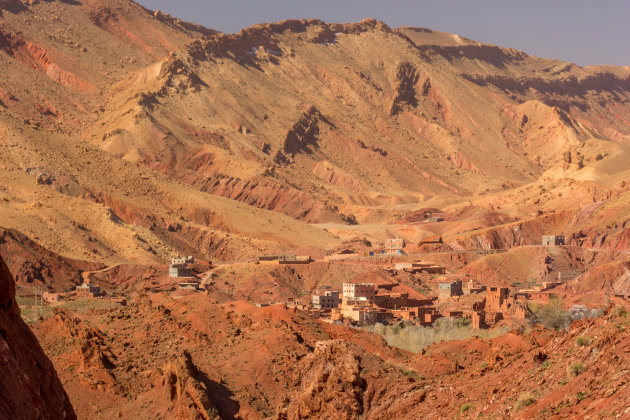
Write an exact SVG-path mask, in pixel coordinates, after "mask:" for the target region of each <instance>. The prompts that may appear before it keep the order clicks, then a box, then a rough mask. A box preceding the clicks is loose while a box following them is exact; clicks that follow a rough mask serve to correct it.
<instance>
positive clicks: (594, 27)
mask: <svg viewBox="0 0 630 420" xmlns="http://www.w3.org/2000/svg"><path fill="white" fill-rule="evenodd" d="M139 2H140V3H141V4H142V5H143V6H145V7H147V8H149V9H152V10H156V9H159V10H162V11H163V12H167V13H170V14H171V15H173V16H175V17H179V18H181V19H184V20H188V21H191V22H195V23H199V24H202V25H204V26H206V27H209V28H212V29H216V30H218V31H221V32H238V31H239V30H240V29H241V28H243V27H246V26H250V25H253V24H256V23H262V22H275V21H278V20H283V19H301V18H310V17H315V18H319V19H322V20H325V21H327V22H351V21H359V20H361V19H363V18H366V17H374V18H376V19H379V20H382V21H384V22H385V23H387V24H388V25H389V26H391V27H398V26H403V25H405V26H421V27H426V28H431V29H437V30H440V31H445V32H451V33H456V34H459V35H462V36H465V37H467V38H471V39H474V40H476V41H481V42H487V43H491V44H497V45H501V46H504V47H512V48H517V49H519V50H523V51H525V52H527V53H529V54H532V55H537V56H540V57H548V58H559V59H562V60H566V61H571V62H574V63H576V64H579V65H582V66H585V65H589V64H615V65H630V1H629V0H432V1H424V0H416V1H413V0H389V1H387V0H312V1H306V0H222V1H215V0H176V1H173V0H139Z"/></svg>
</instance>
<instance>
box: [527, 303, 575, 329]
mask: <svg viewBox="0 0 630 420" xmlns="http://www.w3.org/2000/svg"><path fill="white" fill-rule="evenodd" d="M534 315H535V320H536V321H537V322H540V323H541V324H543V325H544V326H545V327H547V328H553V329H554V330H556V331H557V330H560V329H568V328H569V325H570V323H571V318H570V316H569V313H568V312H567V311H565V310H564V303H563V302H562V300H561V299H558V298H555V299H551V300H549V303H548V304H546V305H545V306H541V307H538V308H536V309H535V312H534Z"/></svg>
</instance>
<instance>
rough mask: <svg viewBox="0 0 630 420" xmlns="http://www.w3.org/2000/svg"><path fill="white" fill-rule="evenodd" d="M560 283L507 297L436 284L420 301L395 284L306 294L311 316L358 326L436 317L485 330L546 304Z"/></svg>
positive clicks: (504, 291)
mask: <svg viewBox="0 0 630 420" xmlns="http://www.w3.org/2000/svg"><path fill="white" fill-rule="evenodd" d="M560 284H562V283H560V282H545V283H543V285H542V286H541V287H539V288H535V289H524V290H519V291H517V292H514V293H511V292H510V289H509V288H507V287H494V286H485V285H479V284H477V283H476V282H475V281H474V280H472V279H471V280H469V281H468V282H466V283H465V284H464V282H462V281H461V280H458V281H452V282H443V283H439V284H438V296H437V297H424V296H421V295H419V294H418V295H416V296H410V294H409V293H408V292H406V291H400V287H399V286H400V285H398V284H382V285H375V284H373V283H343V288H342V291H341V292H339V291H336V290H331V289H330V287H329V286H326V287H323V288H321V289H319V290H317V291H316V292H315V293H314V294H313V295H312V300H311V307H310V312H311V313H312V314H313V316H314V317H316V318H323V319H328V320H330V321H346V322H349V323H352V324H358V325H361V324H370V323H376V322H379V323H385V324H388V323H392V322H397V321H401V320H403V321H410V322H413V323H415V324H417V325H422V326H430V325H432V324H433V323H434V322H435V321H436V320H437V319H439V318H442V317H447V318H468V319H470V321H471V324H472V327H473V328H477V329H485V328H492V327H494V326H496V324H497V323H499V322H500V321H502V320H504V319H506V318H510V319H525V317H526V311H527V310H526V303H527V302H528V301H530V300H543V301H544V300H547V301H548V300H549V298H550V297H552V296H553V295H554V293H553V292H552V291H551V290H552V289H554V288H557V287H558V286H559V285H560ZM395 289H396V290H395ZM481 292H485V293H486V296H485V298H484V299H483V300H481V301H477V302H475V303H473V305H472V308H470V309H467V310H442V311H439V310H438V309H437V308H436V306H435V305H436V303H437V302H445V301H448V300H452V299H451V298H454V297H458V296H462V295H470V294H476V293H481Z"/></svg>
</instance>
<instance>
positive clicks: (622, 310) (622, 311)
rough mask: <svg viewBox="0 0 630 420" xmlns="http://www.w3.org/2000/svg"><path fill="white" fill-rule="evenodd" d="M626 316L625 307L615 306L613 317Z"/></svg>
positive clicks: (626, 309)
mask: <svg viewBox="0 0 630 420" xmlns="http://www.w3.org/2000/svg"><path fill="white" fill-rule="evenodd" d="M627 314H628V308H626V306H625V305H617V306H615V315H617V316H618V317H625V316H626V315H627Z"/></svg>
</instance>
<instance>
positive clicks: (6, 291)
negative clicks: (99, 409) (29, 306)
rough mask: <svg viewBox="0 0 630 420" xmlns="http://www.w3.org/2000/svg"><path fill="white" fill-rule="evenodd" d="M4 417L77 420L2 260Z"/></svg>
mask: <svg viewBox="0 0 630 420" xmlns="http://www.w3.org/2000/svg"><path fill="white" fill-rule="evenodd" d="M0 366H1V367H2V368H1V370H2V374H1V375H0V416H1V417H3V418H7V419H34V418H38V419H75V418H76V415H75V414H74V410H73V408H72V405H71V404H70V400H69V399H68V396H67V395H66V392H65V391H64V389H63V386H62V385H61V382H60V381H59V378H58V377H57V372H56V371H55V368H54V367H53V365H52V363H51V362H50V360H49V359H48V357H46V355H45V354H44V351H43V350H42V348H41V347H40V345H39V343H38V342H37V339H36V338H35V336H34V335H33V333H32V332H31V330H30V329H29V328H28V327H27V326H26V324H25V323H24V321H22V318H21V317H20V309H19V307H18V305H17V302H16V301H15V283H14V282H13V278H12V277H11V273H10V272H9V269H8V268H7V266H6V265H5V263H4V261H3V260H2V259H0Z"/></svg>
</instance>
